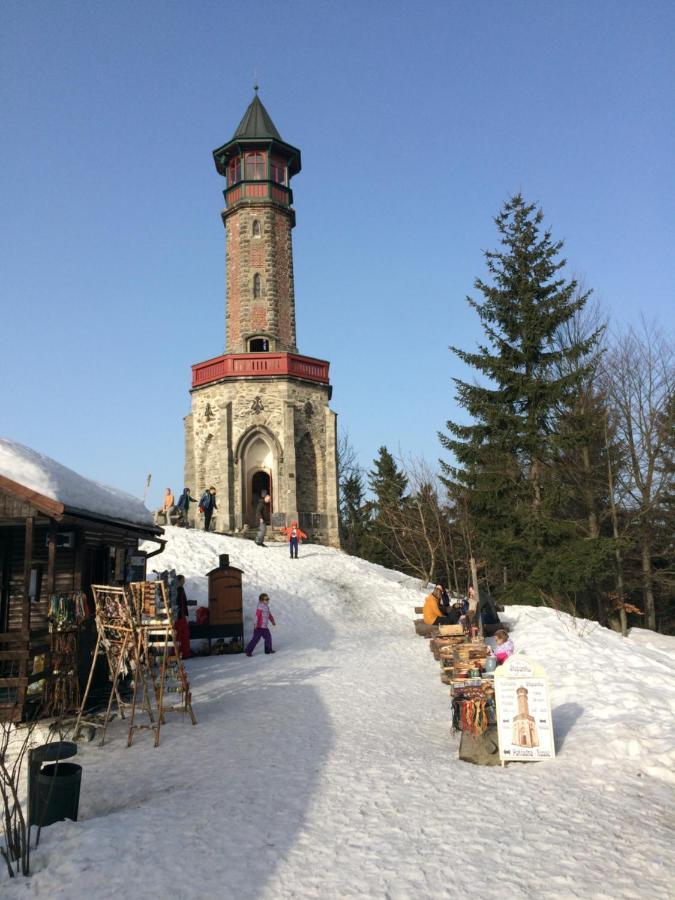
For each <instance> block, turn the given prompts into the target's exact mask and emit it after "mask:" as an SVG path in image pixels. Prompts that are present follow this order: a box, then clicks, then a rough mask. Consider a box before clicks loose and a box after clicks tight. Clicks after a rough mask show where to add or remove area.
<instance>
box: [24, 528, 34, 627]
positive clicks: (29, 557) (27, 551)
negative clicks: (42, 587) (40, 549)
mask: <svg viewBox="0 0 675 900" xmlns="http://www.w3.org/2000/svg"><path fill="white" fill-rule="evenodd" d="M34 522H35V520H34V518H33V516H26V537H25V541H24V550H23V603H22V606H21V631H23V632H25V633H26V634H28V633H29V632H30V572H31V569H32V568H33V525H34Z"/></svg>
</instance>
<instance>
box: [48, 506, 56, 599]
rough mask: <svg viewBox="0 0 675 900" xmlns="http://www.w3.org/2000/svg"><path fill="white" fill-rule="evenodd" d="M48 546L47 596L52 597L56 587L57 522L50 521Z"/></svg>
mask: <svg viewBox="0 0 675 900" xmlns="http://www.w3.org/2000/svg"><path fill="white" fill-rule="evenodd" d="M47 540H48V544H47V594H48V595H49V596H50V597H51V595H52V594H53V593H54V589H55V587H56V522H55V521H54V519H50V520H49V535H48V538H47Z"/></svg>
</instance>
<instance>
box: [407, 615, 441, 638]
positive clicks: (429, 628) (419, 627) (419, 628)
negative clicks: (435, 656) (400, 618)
mask: <svg viewBox="0 0 675 900" xmlns="http://www.w3.org/2000/svg"><path fill="white" fill-rule="evenodd" d="M413 624H414V625H415V634H419V635H420V637H425V638H430V637H433V636H434V635H435V634H438V628H437V627H436V626H435V625H427V623H426V622H425V621H424V619H415V621H414V623H413Z"/></svg>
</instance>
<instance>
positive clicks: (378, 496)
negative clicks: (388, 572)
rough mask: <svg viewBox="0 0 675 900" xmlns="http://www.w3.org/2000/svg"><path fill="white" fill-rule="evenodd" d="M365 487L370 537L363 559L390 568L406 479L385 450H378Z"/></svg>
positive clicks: (394, 557)
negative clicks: (368, 493) (369, 496)
mask: <svg viewBox="0 0 675 900" xmlns="http://www.w3.org/2000/svg"><path fill="white" fill-rule="evenodd" d="M368 486H369V488H370V490H371V492H372V493H373V496H374V499H373V500H372V501H371V502H370V504H369V509H370V538H369V540H368V545H367V551H366V556H367V558H368V559H369V560H371V562H376V563H379V564H380V565H382V566H387V567H388V568H393V567H395V566H396V565H398V563H399V560H398V554H397V553H396V552H395V550H394V548H395V545H396V534H395V529H396V527H397V523H398V522H399V520H400V513H401V510H402V509H403V508H404V506H405V504H406V500H407V498H406V490H407V487H408V479H407V478H406V475H405V473H404V472H403V471H401V470H400V469H399V468H398V466H397V465H396V460H395V459H394V457H393V456H392V455H391V453H390V452H389V451H388V450H387V448H386V447H380V449H379V452H378V456H377V458H376V459H375V460H374V463H373V469H372V470H371V471H370V472H368Z"/></svg>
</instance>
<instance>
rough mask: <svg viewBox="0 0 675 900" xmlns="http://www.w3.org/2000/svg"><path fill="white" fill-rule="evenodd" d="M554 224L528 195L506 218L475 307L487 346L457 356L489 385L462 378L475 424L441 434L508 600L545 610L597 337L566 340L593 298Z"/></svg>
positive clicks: (451, 478) (453, 480) (450, 478)
mask: <svg viewBox="0 0 675 900" xmlns="http://www.w3.org/2000/svg"><path fill="white" fill-rule="evenodd" d="M542 222H543V214H542V212H541V210H537V209H536V208H535V207H534V205H531V204H527V203H526V202H525V201H524V200H523V198H522V197H521V196H520V195H516V196H514V197H512V198H511V199H510V200H509V201H508V202H507V203H506V204H505V205H504V208H503V210H502V211H501V212H500V214H499V215H498V216H497V217H496V219H495V223H496V225H497V229H498V231H499V234H500V240H501V248H500V249H498V250H496V251H486V253H485V259H486V263H487V268H488V272H489V273H490V276H491V283H487V282H486V281H483V280H482V279H480V278H478V279H476V281H475V287H476V289H477V290H478V291H479V292H480V293H481V294H482V298H481V300H480V301H477V300H474V299H472V298H467V299H468V302H469V304H470V305H471V307H472V308H473V309H474V310H475V311H476V312H477V314H478V316H479V318H480V321H481V325H482V327H483V330H484V332H485V336H486V339H487V341H486V343H485V344H480V345H479V347H478V350H477V352H473V353H471V352H467V351H464V350H461V349H459V348H456V347H453V348H451V349H452V350H453V352H454V353H455V354H456V355H457V356H458V357H459V359H461V360H462V361H463V362H464V363H465V364H467V365H468V366H470V367H471V368H473V369H474V370H475V371H476V373H477V374H478V375H479V376H480V382H473V383H469V382H468V381H464V380H462V379H459V378H456V379H454V382H455V386H456V391H457V400H458V402H459V405H460V406H461V407H462V408H463V409H464V410H466V412H467V413H468V414H469V416H470V418H471V422H470V424H463V423H460V422H453V421H449V422H448V423H447V429H448V432H449V434H441V435H439V437H440V440H441V443H442V445H443V446H444V447H445V448H446V449H447V450H450V451H451V452H452V453H453V454H454V457H455V460H456V465H451V464H448V463H444V464H443V471H444V475H445V480H446V482H447V483H448V485H449V486H450V487H452V486H453V485H454V486H455V487H456V488H460V489H461V488H464V489H465V492H466V497H467V503H468V515H469V517H470V519H471V525H472V528H473V529H474V531H475V534H476V536H477V538H478V541H479V544H480V547H479V550H480V553H481V555H482V556H483V557H484V558H485V559H486V561H487V562H488V565H489V566H490V567H491V569H492V570H493V572H494V573H499V574H500V575H501V573H503V572H504V573H505V576H504V579H503V580H505V581H507V582H508V585H509V588H508V589H507V591H506V593H507V594H509V595H510V598H512V599H519V600H520V601H521V602H523V601H524V602H532V601H537V600H538V599H539V598H540V596H541V593H542V586H541V585H540V584H538V583H537V581H536V579H535V580H533V579H532V573H533V571H534V569H535V567H536V566H539V567H540V571H541V563H542V560H543V558H544V557H545V556H546V555H547V554H548V553H549V552H550V551H551V549H552V548H555V547H557V546H559V544H560V542H561V540H562V539H564V536H565V535H564V529H562V530H561V528H560V525H559V521H558V517H557V512H558V509H557V504H558V502H559V495H558V486H557V485H556V484H555V481H554V479H552V478H551V477H550V476H551V465H552V463H553V461H554V458H555V441H554V434H555V429H556V420H557V418H558V416H559V414H560V410H561V409H565V408H571V407H572V406H573V404H574V402H575V399H576V397H577V394H578V390H579V385H580V383H581V382H582V380H583V378H584V377H585V376H586V375H587V374H588V370H587V369H585V367H584V365H583V360H584V357H585V356H586V355H587V354H588V353H589V351H590V350H591V348H592V347H593V345H594V343H595V341H596V340H597V334H595V335H591V336H589V337H588V338H586V339H585V340H578V341H576V342H574V343H568V344H566V345H564V346H560V345H559V344H556V335H557V334H558V332H559V330H560V329H561V327H563V326H564V325H565V324H566V323H567V322H568V321H569V320H570V319H571V318H572V317H573V316H574V315H575V314H577V313H578V312H579V310H581V309H582V308H583V306H584V305H585V303H586V301H587V299H588V296H589V292H586V293H583V292H578V290H577V283H576V282H575V281H574V280H572V281H566V280H565V279H564V278H563V277H562V276H561V274H560V270H561V269H562V268H563V266H564V265H565V260H564V259H560V258H559V254H560V251H561V249H562V246H563V245H562V241H553V240H552V238H551V233H550V231H548V230H543V231H542Z"/></svg>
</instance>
